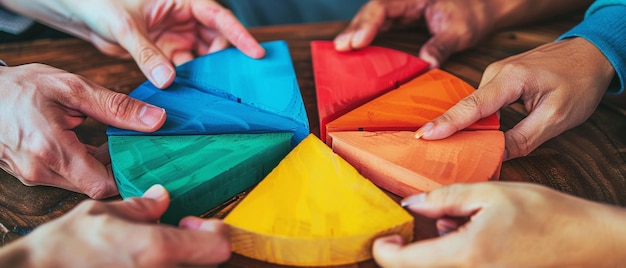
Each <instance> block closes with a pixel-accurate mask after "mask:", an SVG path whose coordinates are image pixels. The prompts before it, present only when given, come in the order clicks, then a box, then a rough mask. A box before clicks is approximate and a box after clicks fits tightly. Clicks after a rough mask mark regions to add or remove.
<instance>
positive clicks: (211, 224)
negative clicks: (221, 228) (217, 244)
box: [198, 221, 220, 232]
mask: <svg viewBox="0 0 626 268" xmlns="http://www.w3.org/2000/svg"><path fill="white" fill-rule="evenodd" d="M219 223H220V222H218V221H203V222H202V224H200V228H198V229H200V230H202V231H207V232H215V231H217V225H218V224H219Z"/></svg>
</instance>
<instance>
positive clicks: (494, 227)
mask: <svg viewBox="0 0 626 268" xmlns="http://www.w3.org/2000/svg"><path fill="white" fill-rule="evenodd" d="M403 204H404V205H406V206H408V208H409V209H410V210H412V211H415V212H417V213H419V214H422V215H425V216H427V217H430V218H436V219H438V220H437V229H438V230H439V232H440V233H442V236H440V237H438V238H433V239H427V240H423V241H418V242H415V243H412V244H408V245H404V244H403V240H402V238H401V237H399V236H388V237H383V238H379V239H378V240H376V241H375V242H374V245H373V254H374V258H375V260H376V262H377V263H378V264H380V265H381V266H383V267H458V266H469V267H487V266H489V267H494V266H495V267H612V266H619V265H621V264H623V263H624V261H625V257H624V254H620V252H621V251H622V249H623V248H624V246H626V229H625V228H624V222H625V221H626V211H625V210H624V209H623V208H618V207H613V206H609V205H603V204H599V203H594V202H591V201H587V200H584V199H580V198H577V197H573V196H569V195H566V194H563V193H560V192H557V191H555V190H552V189H549V188H547V187H543V186H539V185H533V184H529V183H510V182H485V183H474V184H455V185H451V186H446V187H442V188H439V189H436V190H434V191H432V192H430V193H426V194H420V195H415V196H411V197H408V198H407V199H405V200H403ZM450 217H469V221H467V223H465V224H464V225H461V226H457V222H456V221H452V220H450Z"/></svg>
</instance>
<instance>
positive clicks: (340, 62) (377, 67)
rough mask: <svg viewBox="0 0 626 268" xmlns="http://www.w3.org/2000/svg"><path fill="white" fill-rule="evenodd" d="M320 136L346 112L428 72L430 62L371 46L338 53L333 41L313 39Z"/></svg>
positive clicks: (324, 137)
mask: <svg viewBox="0 0 626 268" xmlns="http://www.w3.org/2000/svg"><path fill="white" fill-rule="evenodd" d="M311 57H312V61H313V71H314V76H315V88H316V95H317V109H318V113H319V120H320V137H322V139H323V140H325V139H326V130H325V128H324V126H325V125H326V124H327V123H328V122H331V121H332V120H334V119H336V118H337V117H339V116H341V115H342V114H344V113H346V112H348V111H350V110H352V109H354V108H356V107H359V106H360V105H362V104H364V103H365V102H367V101H370V100H371V99H373V98H375V97H377V96H380V95H381V94H383V93H385V92H387V91H389V90H391V89H393V88H396V87H398V85H400V84H402V83H404V82H407V81H409V80H410V79H412V78H414V77H415V76H417V75H419V74H421V73H423V72H425V71H426V70H427V68H428V66H429V65H428V63H426V62H425V61H423V60H421V59H420V58H417V57H415V56H413V55H410V54H407V53H404V52H401V51H398V50H393V49H388V48H383V47H377V46H369V47H366V48H364V49H360V50H356V51H351V52H338V51H336V50H335V48H334V45H333V42H331V41H313V42H311Z"/></svg>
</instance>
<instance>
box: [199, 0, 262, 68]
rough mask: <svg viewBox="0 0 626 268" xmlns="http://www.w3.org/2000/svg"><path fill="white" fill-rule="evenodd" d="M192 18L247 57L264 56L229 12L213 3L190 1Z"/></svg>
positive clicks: (252, 38) (258, 45) (257, 45)
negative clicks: (215, 30) (223, 38)
mask: <svg viewBox="0 0 626 268" xmlns="http://www.w3.org/2000/svg"><path fill="white" fill-rule="evenodd" d="M190 2H191V12H192V13H193V15H194V17H195V18H196V19H197V20H198V21H199V22H200V23H202V24H203V25H204V26H206V27H208V28H215V29H217V30H218V31H219V32H220V33H221V34H223V35H224V36H225V37H226V39H228V41H229V42H230V43H231V44H233V45H234V46H235V47H237V48H238V49H240V50H241V51H242V52H243V53H244V54H246V55H248V56H249V57H252V58H255V59H258V58H262V57H263V56H264V55H265V50H264V49H263V47H261V45H260V44H259V42H257V41H256V39H254V37H252V35H251V34H250V33H249V32H248V30H246V28H245V27H244V26H243V25H242V24H241V22H239V20H237V18H235V16H234V15H233V13H232V12H230V10H228V9H226V8H224V7H222V6H220V5H219V4H218V3H216V2H214V1H190Z"/></svg>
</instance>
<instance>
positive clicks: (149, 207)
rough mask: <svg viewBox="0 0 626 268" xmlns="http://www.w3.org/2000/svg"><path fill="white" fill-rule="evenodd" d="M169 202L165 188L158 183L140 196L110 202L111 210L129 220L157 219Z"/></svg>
mask: <svg viewBox="0 0 626 268" xmlns="http://www.w3.org/2000/svg"><path fill="white" fill-rule="evenodd" d="M169 203H170V197H169V194H168V192H167V190H166V189H165V188H164V187H163V186H162V185H159V184H155V185H153V186H152V187H150V188H149V189H148V190H147V191H146V192H145V193H144V194H143V197H142V198H130V199H126V200H124V201H120V202H112V203H110V204H111V207H110V209H111V211H112V212H113V213H114V214H115V215H118V216H120V217H123V218H125V219H127V220H130V221H141V222H152V221H157V220H158V219H159V218H160V217H161V215H163V213H165V210H167V207H168V206H169Z"/></svg>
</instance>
